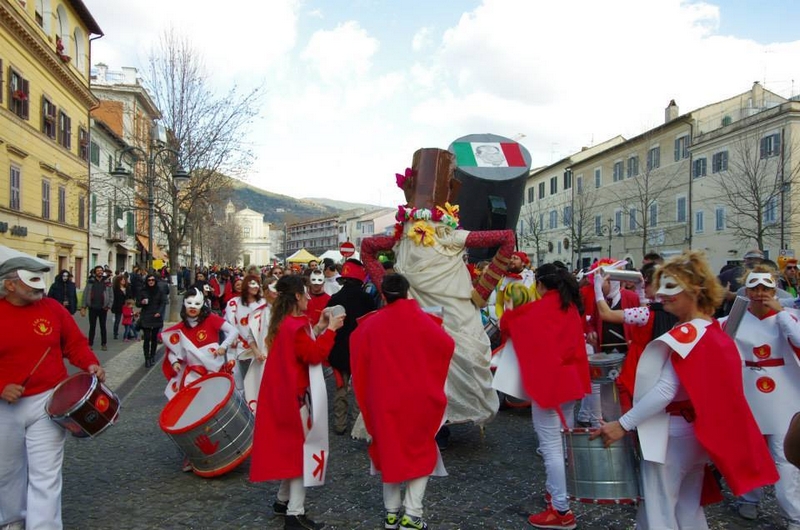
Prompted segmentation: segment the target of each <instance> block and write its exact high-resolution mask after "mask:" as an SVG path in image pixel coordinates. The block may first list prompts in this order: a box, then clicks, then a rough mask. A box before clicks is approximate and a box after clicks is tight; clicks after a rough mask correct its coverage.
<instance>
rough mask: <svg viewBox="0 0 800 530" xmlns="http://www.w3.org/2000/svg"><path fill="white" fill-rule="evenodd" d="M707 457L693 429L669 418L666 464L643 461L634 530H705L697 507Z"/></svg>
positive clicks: (684, 422) (676, 419) (678, 419)
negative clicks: (639, 497)
mask: <svg viewBox="0 0 800 530" xmlns="http://www.w3.org/2000/svg"><path fill="white" fill-rule="evenodd" d="M707 462H708V454H707V453H706V450H705V449H703V446H701V445H700V442H698V441H697V437H695V435H694V426H693V425H691V424H690V423H687V422H686V420H684V419H683V418H682V417H680V416H670V430H669V439H668V441H667V458H666V464H658V463H655V462H649V461H647V460H642V487H643V491H642V496H643V497H644V502H642V503H641V504H640V505H639V512H638V513H637V517H636V528H637V529H645V530H667V529H680V530H707V529H708V523H707V522H706V514H705V512H704V511H703V507H702V506H700V494H701V492H702V489H703V474H704V470H705V465H706V463H707Z"/></svg>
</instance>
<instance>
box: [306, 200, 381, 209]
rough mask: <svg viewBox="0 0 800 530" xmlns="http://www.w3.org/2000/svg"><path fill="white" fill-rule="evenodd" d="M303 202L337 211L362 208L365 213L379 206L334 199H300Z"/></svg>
mask: <svg viewBox="0 0 800 530" xmlns="http://www.w3.org/2000/svg"><path fill="white" fill-rule="evenodd" d="M301 200H303V201H311V202H313V203H316V204H321V205H323V206H330V207H331V208H336V209H337V210H341V211H345V210H355V209H357V208H364V209H366V210H367V211H370V210H377V209H378V208H380V206H375V205H374V204H364V203H361V202H347V201H337V200H334V199H325V198H322V197H319V198H317V197H306V198H304V199H301Z"/></svg>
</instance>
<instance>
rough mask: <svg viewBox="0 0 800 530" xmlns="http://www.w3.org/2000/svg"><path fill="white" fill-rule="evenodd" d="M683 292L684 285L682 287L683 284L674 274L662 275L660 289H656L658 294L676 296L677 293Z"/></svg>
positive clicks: (659, 283)
mask: <svg viewBox="0 0 800 530" xmlns="http://www.w3.org/2000/svg"><path fill="white" fill-rule="evenodd" d="M682 292H683V287H681V284H679V283H678V280H676V279H675V278H674V277H673V276H662V277H661V280H660V281H659V282H658V291H656V294H660V295H664V296H675V295H676V294H679V293H682Z"/></svg>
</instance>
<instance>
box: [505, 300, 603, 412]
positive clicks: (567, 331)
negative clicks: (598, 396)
mask: <svg viewBox="0 0 800 530" xmlns="http://www.w3.org/2000/svg"><path fill="white" fill-rule="evenodd" d="M502 325H503V327H504V328H507V329H508V331H509V335H510V337H511V340H512V341H513V343H514V349H515V350H516V353H517V361H518V362H519V368H520V372H521V375H522V384H523V385H524V387H525V391H526V392H527V393H528V395H529V396H530V397H531V399H533V400H534V401H535V402H536V404H537V405H539V406H540V407H542V408H547V409H550V408H555V407H557V406H558V405H560V404H562V403H565V402H567V401H572V400H574V399H581V398H582V397H583V396H584V395H586V394H588V393H590V392H591V383H590V380H589V360H588V357H587V356H586V342H585V340H584V336H583V322H582V320H581V316H580V314H579V313H578V310H577V308H576V307H575V306H570V307H569V308H568V309H567V310H566V311H564V310H562V309H561V298H560V297H559V294H558V292H557V291H548V292H547V293H545V295H544V296H543V297H542V299H541V300H538V301H536V302H531V303H528V304H524V305H521V306H520V307H518V308H516V309H512V310H509V311H507V312H505V313H503V318H502Z"/></svg>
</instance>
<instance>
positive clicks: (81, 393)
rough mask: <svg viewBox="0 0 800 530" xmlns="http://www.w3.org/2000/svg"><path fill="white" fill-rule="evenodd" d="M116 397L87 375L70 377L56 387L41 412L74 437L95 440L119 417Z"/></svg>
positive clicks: (90, 375)
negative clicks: (44, 412) (94, 438)
mask: <svg viewBox="0 0 800 530" xmlns="http://www.w3.org/2000/svg"><path fill="white" fill-rule="evenodd" d="M119 408H120V402H119V398H118V397H117V395H116V394H115V393H114V392H112V391H111V390H110V389H109V388H108V387H107V386H106V385H104V384H103V383H101V382H100V380H99V379H97V376H96V375H94V374H90V373H88V372H79V373H77V374H74V375H72V376H70V377H68V378H66V379H64V380H63V381H61V383H59V384H58V386H57V387H56V388H55V390H54V391H53V394H52V395H51V396H50V399H49V400H48V401H47V405H46V406H45V411H46V412H47V415H48V416H50V419H52V420H53V421H54V422H56V423H58V424H59V425H61V426H62V427H64V428H65V429H66V430H68V431H69V432H70V433H72V435H73V436H75V437H77V438H88V437H95V436H97V435H99V434H100V433H101V432H103V431H104V430H106V429H107V428H108V427H110V426H111V425H114V424H115V423H116V422H117V419H118V418H119Z"/></svg>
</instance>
